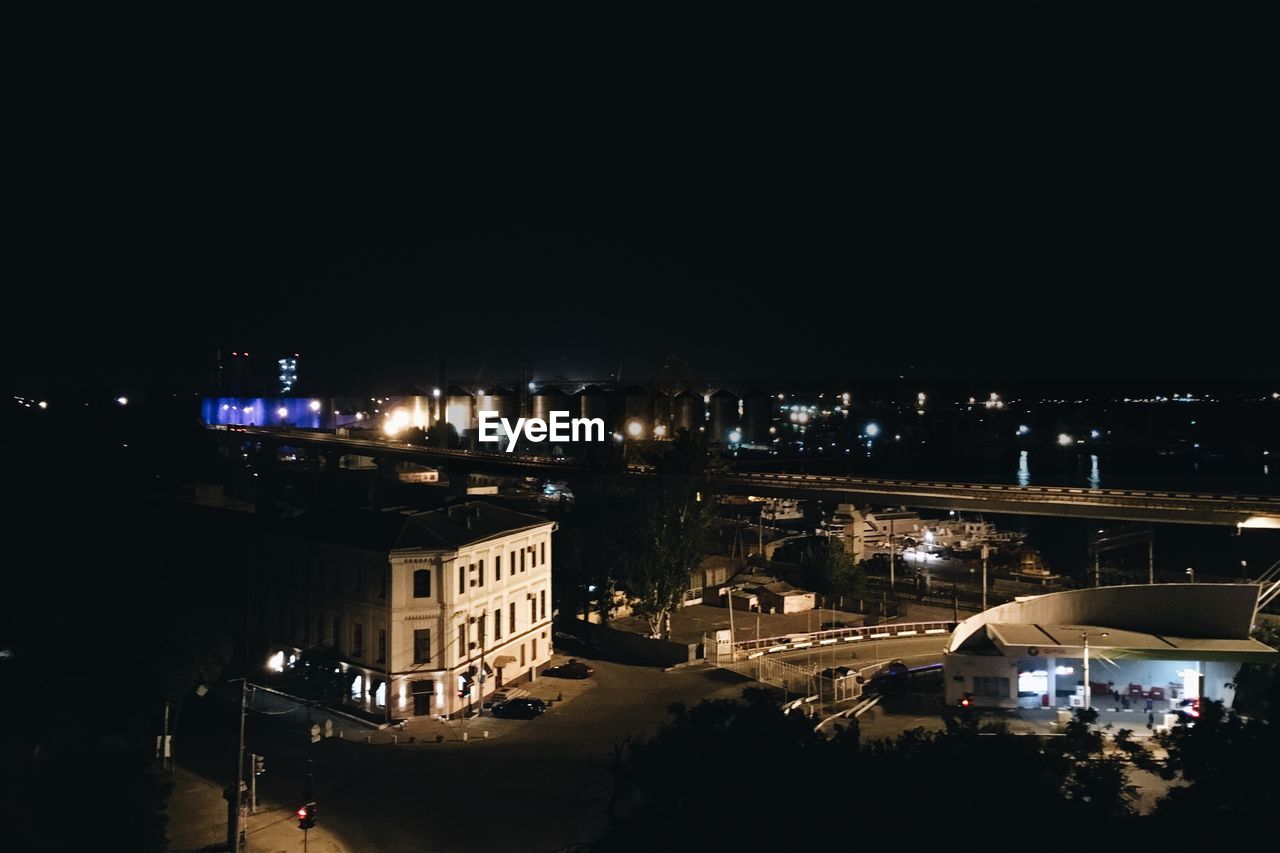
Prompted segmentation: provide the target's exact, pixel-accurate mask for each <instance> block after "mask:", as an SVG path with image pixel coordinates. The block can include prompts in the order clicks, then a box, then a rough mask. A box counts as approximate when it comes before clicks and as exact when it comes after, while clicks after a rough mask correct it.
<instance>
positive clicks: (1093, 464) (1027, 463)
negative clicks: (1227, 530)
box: [1017, 450, 1266, 489]
mask: <svg viewBox="0 0 1280 853" xmlns="http://www.w3.org/2000/svg"><path fill="white" fill-rule="evenodd" d="M1264 473H1266V471H1265V469H1264ZM1088 482H1089V488H1091V489H1100V488H1102V464H1101V462H1099V460H1098V455H1097V454H1096V453H1091V454H1089V481H1088ZM1017 483H1018V485H1019V486H1030V485H1031V455H1030V453H1029V451H1026V450H1023V451H1020V452H1019V453H1018V470H1017Z"/></svg>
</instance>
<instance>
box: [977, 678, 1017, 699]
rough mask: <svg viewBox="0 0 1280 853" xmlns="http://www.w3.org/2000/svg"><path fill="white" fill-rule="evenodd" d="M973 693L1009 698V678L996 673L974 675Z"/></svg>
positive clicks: (996, 697)
mask: <svg viewBox="0 0 1280 853" xmlns="http://www.w3.org/2000/svg"><path fill="white" fill-rule="evenodd" d="M973 695H974V696H986V697H990V698H995V699H1008V698H1009V679H1008V678H1002V677H1000V676H994V675H975V676H974V677H973Z"/></svg>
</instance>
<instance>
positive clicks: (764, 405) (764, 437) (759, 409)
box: [742, 391, 776, 444]
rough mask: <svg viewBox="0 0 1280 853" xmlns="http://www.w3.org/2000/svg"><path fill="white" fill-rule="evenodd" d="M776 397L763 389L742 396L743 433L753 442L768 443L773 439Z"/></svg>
mask: <svg viewBox="0 0 1280 853" xmlns="http://www.w3.org/2000/svg"><path fill="white" fill-rule="evenodd" d="M775 403H776V398H775V397H773V396H772V395H770V394H766V393H764V392H763V391H752V392H751V393H749V394H747V395H746V396H745V397H743V398H742V435H743V440H744V441H747V442H749V443H751V444H768V443H769V442H770V441H771V440H772V436H770V434H769V427H771V426H773V412H774V406H775Z"/></svg>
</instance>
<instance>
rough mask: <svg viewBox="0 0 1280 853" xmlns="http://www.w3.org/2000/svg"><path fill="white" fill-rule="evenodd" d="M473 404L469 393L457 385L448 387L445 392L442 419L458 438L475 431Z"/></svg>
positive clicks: (473, 399)
mask: <svg viewBox="0 0 1280 853" xmlns="http://www.w3.org/2000/svg"><path fill="white" fill-rule="evenodd" d="M475 402H476V401H475V398H474V397H472V396H471V392H469V391H467V390H466V389H465V388H461V387H459V386H457V385H450V386H449V388H448V389H447V390H446V391H445V401H444V419H445V422H446V423H448V424H449V425H450V426H452V427H453V428H454V429H456V430H457V431H458V436H459V437H462V436H464V435H466V434H467V431H468V430H473V429H475V426H476V414H475V411H476V410H475Z"/></svg>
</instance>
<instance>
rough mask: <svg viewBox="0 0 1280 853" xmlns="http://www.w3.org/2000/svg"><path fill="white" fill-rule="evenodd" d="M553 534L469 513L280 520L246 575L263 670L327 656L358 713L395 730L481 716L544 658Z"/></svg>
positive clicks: (534, 522) (506, 513)
mask: <svg viewBox="0 0 1280 853" xmlns="http://www.w3.org/2000/svg"><path fill="white" fill-rule="evenodd" d="M554 529H555V524H554V522H551V521H548V520H546V519H543V518H539V517H537V516H531V515H526V514H524V513H519V512H514V511H512V510H508V509H505V508H502V507H498V506H494V505H491V504H487V503H482V502H478V501H476V502H469V503H465V504H461V505H457V506H453V507H449V508H447V509H445V510H439V511H436V512H415V513H404V512H385V513H362V514H360V517H359V519H358V520H356V519H354V518H353V517H352V516H351V515H350V514H347V515H346V516H345V517H344V518H343V519H335V518H332V517H328V516H325V515H323V514H321V515H318V516H315V517H311V518H307V517H300V518H299V519H296V520H292V521H289V522H284V523H283V524H282V525H281V529H280V530H278V531H276V532H273V533H272V535H270V536H269V537H268V540H267V541H266V542H264V544H263V547H262V548H261V549H260V556H261V565H260V567H259V568H260V571H259V572H258V573H257V577H258V587H257V590H256V595H255V598H256V600H257V607H256V608H255V609H256V610H257V614H256V616H257V627H258V629H259V631H260V633H261V634H262V636H263V637H264V639H265V641H266V646H267V666H268V667H269V668H273V669H277V670H279V669H283V668H284V667H286V666H289V665H290V662H291V661H292V660H295V659H296V656H297V655H300V654H302V653H303V652H304V651H306V650H308V649H316V648H332V649H333V650H334V651H336V653H337V655H338V657H339V658H340V660H341V661H342V664H341V665H342V667H343V669H344V672H345V673H347V674H349V675H350V701H351V702H352V703H353V704H354V705H356V706H358V707H360V708H361V709H363V710H365V711H368V712H372V713H377V714H385V715H386V716H387V717H388V718H393V719H403V718H405V717H411V716H423V715H434V716H457V715H460V714H464V713H466V712H468V711H473V710H475V709H478V708H479V707H480V706H481V704H482V703H483V702H484V701H485V700H486V699H487V698H488V697H489V696H490V695H491V694H492V693H493V691H494V690H497V689H499V688H502V687H504V686H507V685H511V684H514V683H518V682H520V681H525V680H529V679H531V678H536V677H537V673H538V671H539V670H540V669H541V668H543V667H545V665H546V664H547V661H548V660H549V659H550V657H551V652H552V648H551V643H552V631H551V617H552V612H551V574H552V572H551V566H552V542H551V533H552V531H553V530H554ZM388 702H389V703H390V707H389V708H388Z"/></svg>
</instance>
